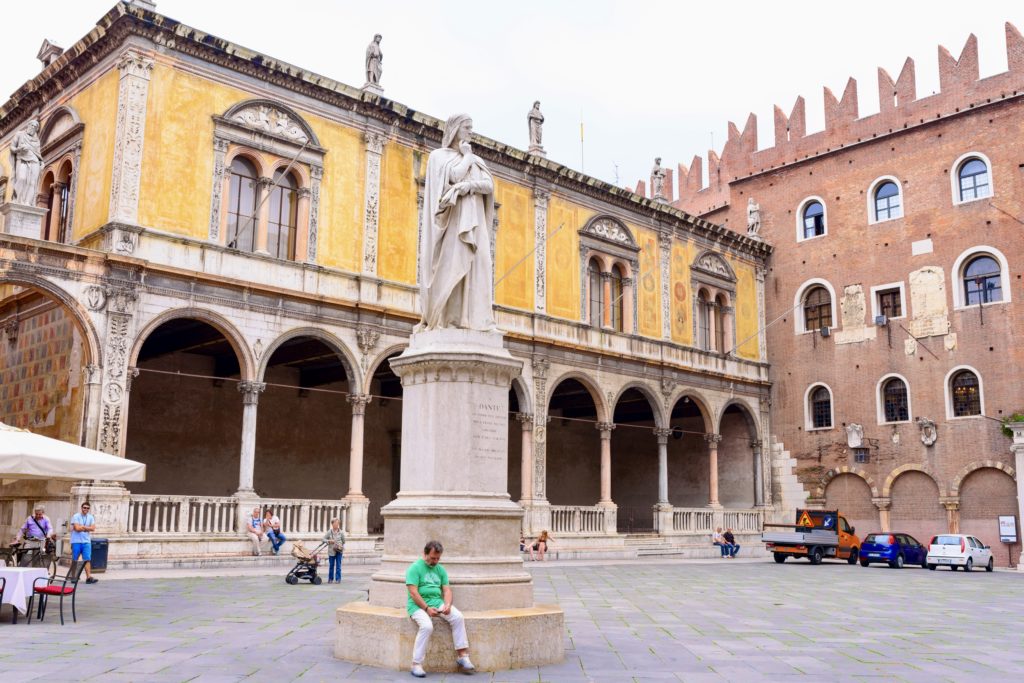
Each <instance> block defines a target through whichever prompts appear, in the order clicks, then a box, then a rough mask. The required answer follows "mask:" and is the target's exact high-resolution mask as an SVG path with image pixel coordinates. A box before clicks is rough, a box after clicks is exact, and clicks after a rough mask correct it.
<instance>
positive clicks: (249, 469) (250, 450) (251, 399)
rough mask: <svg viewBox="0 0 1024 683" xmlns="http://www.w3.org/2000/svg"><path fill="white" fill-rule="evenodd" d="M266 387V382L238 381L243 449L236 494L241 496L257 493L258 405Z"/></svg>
mask: <svg viewBox="0 0 1024 683" xmlns="http://www.w3.org/2000/svg"><path fill="white" fill-rule="evenodd" d="M266 388H267V385H266V383H264V382H239V383H238V391H239V393H241V394H242V450H241V457H240V458H239V464H238V492H237V493H236V494H235V495H237V496H239V497H242V496H245V495H246V494H248V495H249V496H253V495H255V490H254V489H253V487H252V474H253V469H254V468H255V466H256V407H257V406H258V405H259V401H260V394H262V393H263V390H264V389H266Z"/></svg>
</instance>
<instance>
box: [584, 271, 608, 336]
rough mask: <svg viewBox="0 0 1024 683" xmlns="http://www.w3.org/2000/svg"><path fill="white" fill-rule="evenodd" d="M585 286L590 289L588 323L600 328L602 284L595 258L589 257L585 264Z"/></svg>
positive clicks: (602, 317)
mask: <svg viewBox="0 0 1024 683" xmlns="http://www.w3.org/2000/svg"><path fill="white" fill-rule="evenodd" d="M587 287H588V289H589V290H590V325H591V326H592V327H596V328H598V329H600V327H601V325H602V324H604V286H603V285H602V283H601V266H600V265H599V264H598V262H597V259H590V263H588V264H587Z"/></svg>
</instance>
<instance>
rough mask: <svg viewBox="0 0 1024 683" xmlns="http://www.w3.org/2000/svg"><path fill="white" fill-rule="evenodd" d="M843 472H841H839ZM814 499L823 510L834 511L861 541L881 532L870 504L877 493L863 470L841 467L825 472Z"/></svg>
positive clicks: (876, 513) (879, 522)
mask: <svg viewBox="0 0 1024 683" xmlns="http://www.w3.org/2000/svg"><path fill="white" fill-rule="evenodd" d="M843 470H845V471H843ZM826 476H827V477H828V480H827V482H825V483H823V484H822V487H821V488H820V489H819V494H818V497H819V498H821V499H824V500H825V506H826V507H827V508H828V509H830V510H833V509H838V510H839V511H840V512H841V513H843V516H844V517H846V521H847V522H849V523H850V525H852V526H853V527H854V528H855V530H856V531H855V533H857V534H858V536H859V537H860V539H861V540H862V541H863V539H864V536H865V534H868V533H871V532H872V531H879V530H881V529H882V524H881V516H880V514H879V509H878V507H877V506H876V505H875V503H874V498H875V497H876V494H877V490H876V489H875V487H874V486H873V482H872V481H871V478H870V477H868V476H867V475H866V474H865V473H864V471H863V470H856V469H851V468H848V467H842V468H837V469H832V470H829V472H828V473H827V474H826Z"/></svg>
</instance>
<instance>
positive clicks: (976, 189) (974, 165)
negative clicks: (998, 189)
mask: <svg viewBox="0 0 1024 683" xmlns="http://www.w3.org/2000/svg"><path fill="white" fill-rule="evenodd" d="M988 175H989V174H988V165H987V164H986V163H985V162H984V161H982V160H981V159H979V158H977V157H972V158H970V159H967V160H966V161H964V162H963V163H962V164H960V168H959V169H958V170H957V180H958V181H959V187H960V201H961V202H969V201H971V200H973V199H981V198H982V197H988V196H989V195H991V194H992V184H991V182H990V181H989V177H988Z"/></svg>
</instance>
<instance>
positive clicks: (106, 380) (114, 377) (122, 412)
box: [87, 287, 138, 456]
mask: <svg viewBox="0 0 1024 683" xmlns="http://www.w3.org/2000/svg"><path fill="white" fill-rule="evenodd" d="M87 296H88V295H87ZM137 299H138V293H137V292H136V291H135V290H134V289H132V288H130V287H105V288H103V289H102V296H101V297H100V301H101V302H100V303H99V307H98V308H102V307H103V305H104V303H105V305H106V309H107V331H106V341H105V353H104V360H105V363H104V367H103V388H102V390H101V392H100V394H101V396H102V403H103V407H102V410H101V426H100V434H99V439H98V442H99V445H98V448H99V450H101V451H103V452H105V453H110V454H112V455H120V456H124V432H125V425H127V424H128V420H127V415H128V400H127V391H126V390H125V389H126V387H127V386H128V382H129V381H130V379H129V376H128V375H129V367H128V354H129V353H130V347H131V339H130V337H131V329H132V319H133V313H134V310H135V302H136V300H137ZM132 370H133V371H134V372H135V373H136V374H137V372H138V371H137V370H134V369H132Z"/></svg>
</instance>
